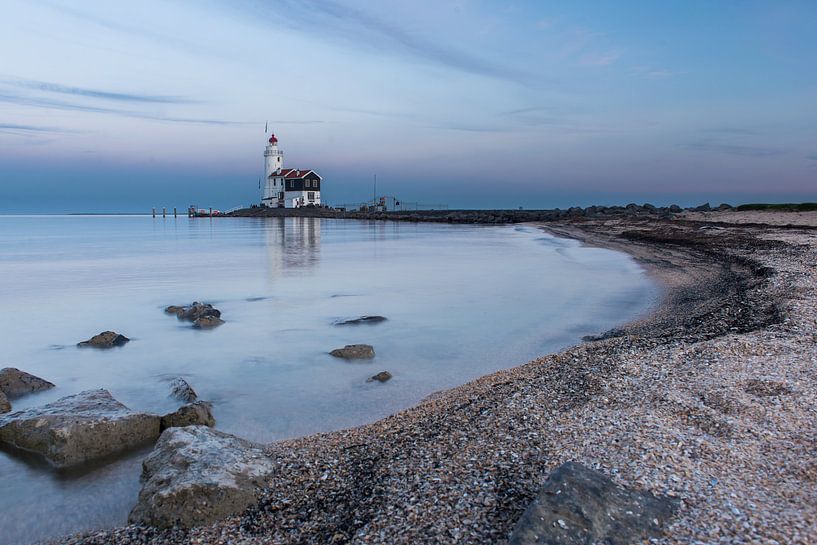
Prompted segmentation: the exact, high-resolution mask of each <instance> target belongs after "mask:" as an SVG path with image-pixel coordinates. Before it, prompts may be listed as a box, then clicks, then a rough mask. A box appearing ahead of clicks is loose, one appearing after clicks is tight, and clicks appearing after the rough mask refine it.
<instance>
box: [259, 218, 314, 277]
mask: <svg viewBox="0 0 817 545" xmlns="http://www.w3.org/2000/svg"><path fill="white" fill-rule="evenodd" d="M263 233H264V242H265V245H266V250H267V271H268V272H267V278H268V279H269V281H270V285H274V284H275V281H276V280H277V279H278V278H280V277H281V276H282V275H304V274H310V275H311V274H314V269H315V268H316V267H317V265H318V264H319V263H320V257H321V256H320V253H321V221H320V219H318V218H268V219H266V220H264V222H263Z"/></svg>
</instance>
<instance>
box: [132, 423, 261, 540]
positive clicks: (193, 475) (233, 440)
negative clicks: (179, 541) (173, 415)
mask: <svg viewBox="0 0 817 545" xmlns="http://www.w3.org/2000/svg"><path fill="white" fill-rule="evenodd" d="M274 471H275V464H274V463H273V461H272V460H271V459H270V458H268V457H267V456H266V455H265V454H264V451H263V449H262V447H261V446H260V445H256V444H254V443H250V442H249V441H245V440H243V439H239V438H238V437H235V436H232V435H228V434H226V433H222V432H219V431H215V430H212V429H210V428H207V427H204V426H190V427H186V428H171V429H168V430H166V431H165V432H164V433H162V436H161V438H160V439H159V441H158V443H156V447H155V448H154V450H153V452H152V453H151V454H150V456H148V457H147V459H145V461H144V463H143V464H142V478H141V480H142V483H143V485H142V490H141V491H140V492H139V500H138V501H137V503H136V506H135V507H134V508H133V511H131V513H130V517H129V520H130V522H132V523H142V524H147V525H150V526H158V527H170V526H174V525H177V524H178V525H181V526H183V527H188V528H189V527H191V526H200V525H203V524H209V523H212V522H214V521H216V520H219V519H222V518H225V517H228V516H230V515H235V514H238V513H241V512H242V511H244V510H245V509H246V508H247V507H249V506H250V505H252V504H254V503H255V502H256V498H257V490H258V488H259V487H261V486H263V485H264V483H265V482H266V481H267V479H268V478H269V476H270V475H272V473H273V472H274Z"/></svg>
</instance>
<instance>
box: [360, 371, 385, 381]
mask: <svg viewBox="0 0 817 545" xmlns="http://www.w3.org/2000/svg"><path fill="white" fill-rule="evenodd" d="M388 380H391V373H389V372H388V371H381V372H379V373H378V374H376V375H374V376H371V377H369V378H367V379H366V382H374V381H378V382H386V381H388Z"/></svg>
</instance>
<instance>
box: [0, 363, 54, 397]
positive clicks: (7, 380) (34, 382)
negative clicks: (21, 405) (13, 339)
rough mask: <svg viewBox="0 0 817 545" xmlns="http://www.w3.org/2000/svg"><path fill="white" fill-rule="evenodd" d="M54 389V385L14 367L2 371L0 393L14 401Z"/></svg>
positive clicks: (0, 374) (0, 371)
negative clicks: (16, 398) (17, 398)
mask: <svg viewBox="0 0 817 545" xmlns="http://www.w3.org/2000/svg"><path fill="white" fill-rule="evenodd" d="M53 387H54V385H53V384H52V383H50V382H48V381H47V380H44V379H41V378H40V377H35V376H34V375H30V374H28V373H26V372H25V371H20V370H19V369H15V368H14V367H6V368H5V369H0V392H2V393H4V394H6V396H7V397H10V398H12V399H14V398H15V397H20V396H24V395H26V394H31V393H34V392H40V391H42V390H48V389H49V388H53Z"/></svg>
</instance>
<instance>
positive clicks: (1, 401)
mask: <svg viewBox="0 0 817 545" xmlns="http://www.w3.org/2000/svg"><path fill="white" fill-rule="evenodd" d="M10 410H11V403H9V400H8V398H7V397H6V394H4V393H3V392H2V391H0V414H3V413H7V412H9V411H10Z"/></svg>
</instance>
